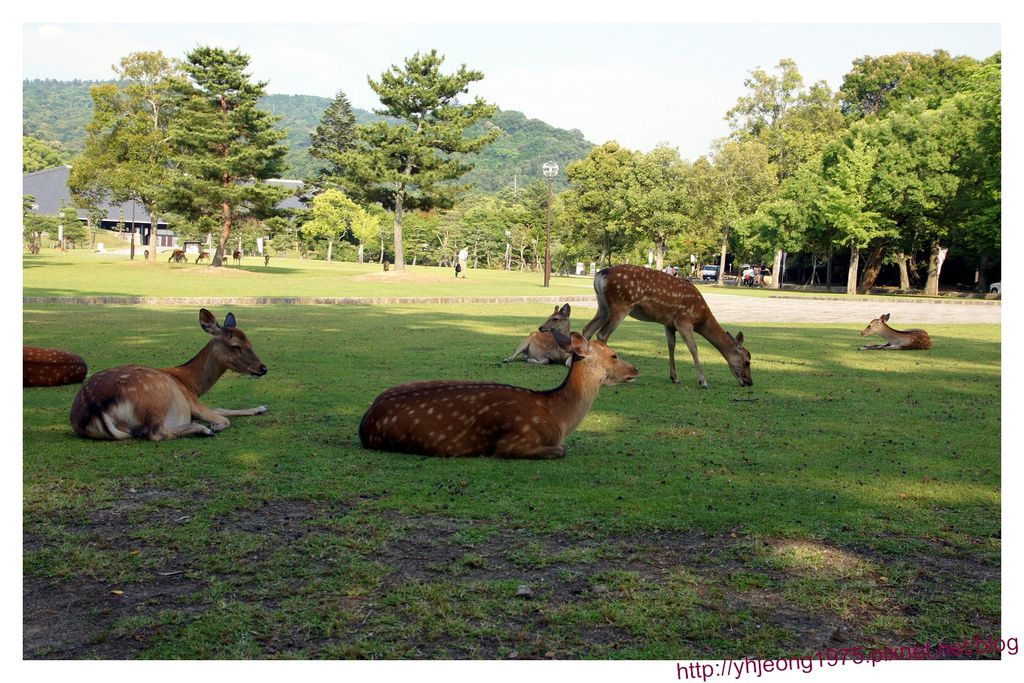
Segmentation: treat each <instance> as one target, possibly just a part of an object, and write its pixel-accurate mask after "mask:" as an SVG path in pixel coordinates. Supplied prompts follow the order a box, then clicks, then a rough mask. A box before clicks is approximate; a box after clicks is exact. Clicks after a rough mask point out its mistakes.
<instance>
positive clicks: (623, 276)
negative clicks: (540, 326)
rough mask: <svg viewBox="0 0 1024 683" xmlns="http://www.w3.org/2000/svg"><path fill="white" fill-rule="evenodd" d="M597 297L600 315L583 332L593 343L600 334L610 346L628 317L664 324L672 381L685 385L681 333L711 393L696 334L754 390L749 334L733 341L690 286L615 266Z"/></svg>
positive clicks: (602, 275)
mask: <svg viewBox="0 0 1024 683" xmlns="http://www.w3.org/2000/svg"><path fill="white" fill-rule="evenodd" d="M594 291H595V292H597V315H595V316H594V319H593V320H591V321H590V322H589V323H587V325H586V327H584V328H583V336H584V337H586V338H587V339H590V338H591V337H593V336H594V333H595V332H596V333H597V338H598V339H600V340H601V341H607V340H608V337H609V336H611V334H612V332H614V331H615V328H617V327H618V326H619V323H621V322H622V321H623V320H624V319H625V317H626V316H627V315H628V316H631V317H633V318H636V319H637V320H643V321H644V322H652V323H661V324H662V325H664V326H665V338H666V340H667V341H668V370H669V378H670V379H671V380H672V381H673V382H677V383H678V381H679V380H678V379H677V378H676V356H675V352H676V332H678V333H679V334H680V335H682V337H683V340H684V341H685V342H686V346H687V348H689V349H690V355H692V356H693V365H694V367H695V368H696V369H697V381H698V382H699V383H700V385H701V386H702V387H704V388H705V389H706V388H707V386H708V383H707V381H706V380H705V379H704V369H703V368H702V367H701V364H700V359H699V358H697V342H696V341H695V340H694V338H693V333H694V332H696V333H697V334H699V335H700V336H702V337H704V338H705V339H707V340H708V341H709V342H711V344H712V346H714V347H715V348H716V349H718V352H719V353H721V354H722V356H723V357H724V358H725V360H726V362H728V363H729V370H731V371H732V374H733V375H734V376H735V377H736V379H737V381H739V383H740V386H741V387H749V386H752V385H753V384H754V381H753V380H752V379H751V378H750V352H749V351H747V349H746V348H744V346H743V333H742V332H740V333H738V334H737V335H736V336H735V337H733V336H732V335H731V334H729V333H728V332H726V331H725V330H724V329H722V326H721V325H719V324H718V321H717V320H715V316H714V315H712V313H711V309H710V308H708V304H707V302H706V301H704V297H703V296H702V295H701V293H700V291H698V290H697V288H696V287H694V286H693V285H692V284H690V283H689V282H688V281H687V280H683V279H680V278H677V277H673V276H672V275H669V274H667V273H663V272H661V271H660V270H653V269H651V268H644V267H642V266H629V265H622V266H611V267H609V268H605V269H604V270H601V271H598V273H597V275H595V276H594Z"/></svg>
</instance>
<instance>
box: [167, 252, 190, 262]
mask: <svg viewBox="0 0 1024 683" xmlns="http://www.w3.org/2000/svg"><path fill="white" fill-rule="evenodd" d="M171 261H174V262H175V263H185V262H186V261H188V259H187V258H185V252H184V251H182V250H181V249H175V250H174V251H172V252H171V255H170V256H168V257H167V262H168V263H170V262H171Z"/></svg>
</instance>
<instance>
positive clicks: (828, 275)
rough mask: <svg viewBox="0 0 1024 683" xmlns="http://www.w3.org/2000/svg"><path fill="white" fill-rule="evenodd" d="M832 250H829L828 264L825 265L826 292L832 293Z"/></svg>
mask: <svg viewBox="0 0 1024 683" xmlns="http://www.w3.org/2000/svg"><path fill="white" fill-rule="evenodd" d="M832 256H833V254H832V250H831V248H829V252H828V262H827V263H826V264H825V291H827V292H831V291H832Z"/></svg>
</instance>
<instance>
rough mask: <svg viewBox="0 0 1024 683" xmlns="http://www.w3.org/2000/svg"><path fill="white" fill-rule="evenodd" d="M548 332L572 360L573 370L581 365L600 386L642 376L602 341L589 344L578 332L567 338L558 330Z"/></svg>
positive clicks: (595, 340)
mask: <svg viewBox="0 0 1024 683" xmlns="http://www.w3.org/2000/svg"><path fill="white" fill-rule="evenodd" d="M548 331H549V332H551V334H552V336H553V337H554V338H555V341H556V342H557V343H558V346H559V347H560V348H561V349H562V350H563V351H565V352H566V353H568V354H569V355H570V357H571V358H572V366H573V369H574V370H575V366H576V365H580V366H581V367H582V368H583V372H586V374H587V377H588V378H592V379H595V380H597V384H598V386H605V387H607V386H612V385H615V384H622V383H623V382H632V381H633V380H634V379H636V377H637V375H638V374H640V373H639V371H638V370H637V369H636V366H635V365H632V364H630V363H627V362H625V361H623V360H621V359H619V354H617V353H615V351H613V350H612V349H610V348H609V347H608V345H607V344H605V343H604V342H602V341H598V340H597V339H594V340H591V341H589V342H588V341H587V338H586V337H584V336H583V335H582V334H579V333H577V332H572V333H571V334H570V335H569V336H568V337H567V336H565V335H564V334H562V333H561V332H559V331H558V330H548ZM577 372H578V371H577Z"/></svg>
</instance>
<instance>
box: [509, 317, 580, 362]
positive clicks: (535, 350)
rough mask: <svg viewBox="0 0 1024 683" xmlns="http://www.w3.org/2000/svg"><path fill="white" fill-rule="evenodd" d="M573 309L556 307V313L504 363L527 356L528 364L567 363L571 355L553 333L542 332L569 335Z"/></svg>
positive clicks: (530, 335) (529, 336) (531, 334)
mask: <svg viewBox="0 0 1024 683" xmlns="http://www.w3.org/2000/svg"><path fill="white" fill-rule="evenodd" d="M571 312H572V309H571V308H570V307H569V304H565V305H564V306H562V307H561V308H559V307H558V306H555V311H554V313H552V314H551V316H550V317H549V318H548V319H547V320H545V321H544V322H543V323H542V324H541V326H540V327H538V328H537V330H536V331H534V332H531V333H530V334H529V335H528V336H527V337H526V339H524V340H523V342H522V343H521V344H520V345H519V347H518V348H517V349H516V350H515V352H514V353H513V354H512V355H511V356H509V357H508V358H506V359H504V360H503V361H501V362H502V363H511V362H512V361H514V360H516V359H517V358H518V357H519V356H525V357H526V361H527V362H528V363H537V364H538V365H547V364H548V363H565V362H566V361H568V360H569V357H570V356H569V354H568V353H566V352H565V351H563V350H562V348H561V347H560V346H559V345H558V342H556V341H555V337H554V336H553V335H552V334H551V332H548V331H544V332H542V331H541V330H545V329H547V330H552V329H555V330H558V331H559V332H561V333H562V334H564V335H568V334H569V314H570V313H571Z"/></svg>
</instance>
